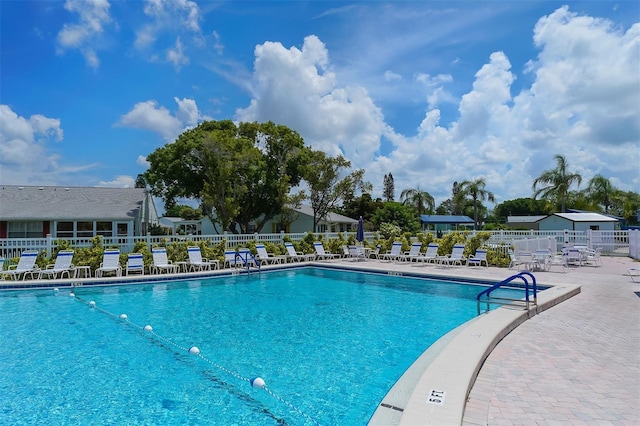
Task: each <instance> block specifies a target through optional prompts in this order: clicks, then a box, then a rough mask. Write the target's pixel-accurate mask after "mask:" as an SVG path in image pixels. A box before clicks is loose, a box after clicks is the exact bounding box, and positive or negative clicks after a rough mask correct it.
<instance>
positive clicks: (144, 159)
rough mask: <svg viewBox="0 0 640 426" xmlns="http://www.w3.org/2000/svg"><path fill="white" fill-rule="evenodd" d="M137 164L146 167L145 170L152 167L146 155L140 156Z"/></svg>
mask: <svg viewBox="0 0 640 426" xmlns="http://www.w3.org/2000/svg"><path fill="white" fill-rule="evenodd" d="M136 164H137V165H138V166H142V167H144V168H145V169H148V168H149V166H150V163H149V162H148V161H147V157H146V156H144V155H138V158H136Z"/></svg>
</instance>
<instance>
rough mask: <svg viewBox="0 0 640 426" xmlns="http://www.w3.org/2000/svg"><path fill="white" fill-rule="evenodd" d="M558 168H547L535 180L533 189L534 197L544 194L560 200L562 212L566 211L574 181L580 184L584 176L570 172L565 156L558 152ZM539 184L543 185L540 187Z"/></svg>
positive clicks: (547, 197) (543, 195) (544, 196)
mask: <svg viewBox="0 0 640 426" xmlns="http://www.w3.org/2000/svg"><path fill="white" fill-rule="evenodd" d="M554 158H555V159H556V163H557V165H556V168H555V169H551V170H545V171H544V172H542V174H541V175H540V176H538V177H537V178H536V180H534V181H533V185H531V189H532V190H533V198H534V199H535V198H536V197H538V196H540V195H541V196H542V198H545V199H555V200H556V201H557V200H560V204H561V207H562V213H564V212H565V210H566V206H567V193H568V192H569V188H570V187H571V185H573V184H574V183H577V184H578V186H580V184H581V183H582V176H580V174H578V173H569V172H568V171H567V169H568V166H569V165H568V163H567V160H566V158H564V156H562V155H559V154H556V155H555V156H554ZM538 186H541V187H540V188H538Z"/></svg>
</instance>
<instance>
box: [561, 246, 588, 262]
mask: <svg viewBox="0 0 640 426" xmlns="http://www.w3.org/2000/svg"><path fill="white" fill-rule="evenodd" d="M563 254H564V253H563ZM566 257H567V264H572V263H577V264H578V265H580V266H582V260H583V256H582V253H580V249H577V248H575V247H572V248H568V249H566Z"/></svg>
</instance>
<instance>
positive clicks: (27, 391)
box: [0, 268, 521, 425]
mask: <svg viewBox="0 0 640 426" xmlns="http://www.w3.org/2000/svg"><path fill="white" fill-rule="evenodd" d="M479 291H480V289H479V287H477V286H470V285H461V284H455V283H450V282H449V283H444V284H443V283H441V282H437V281H432V280H425V279H410V278H403V277H388V276H382V275H379V274H365V273H355V272H346V271H336V270H328V269H321V268H299V269H296V270H286V271H279V272H270V273H263V274H260V275H257V274H254V275H248V276H247V275H239V276H233V277H227V278H212V279H206V280H204V279H203V280H191V281H186V282H184V281H183V282H168V283H158V284H153V285H152V284H139V285H129V286H117V287H103V288H91V287H85V288H77V289H76V290H75V292H76V294H77V297H76V298H72V297H69V296H68V294H69V291H68V290H66V291H65V290H61V291H60V292H57V293H56V292H54V291H52V290H46V291H26V292H25V291H18V292H8V293H6V294H2V295H1V296H0V312H2V319H1V321H2V327H0V342H2V343H1V344H0V365H2V366H3V370H4V371H3V374H2V376H1V378H0V401H1V402H2V407H3V408H2V410H3V415H2V417H3V419H4V420H3V421H7V423H10V424H34V423H41V424H42V423H45V424H63V423H67V424H85V423H92V424H104V423H117V424H122V423H136V424H177V423H184V424H225V425H227V424H240V425H241V424H261V425H268V424H274V425H275V424H315V423H316V422H317V423H319V424H353V425H356V424H366V423H367V421H368V420H369V418H370V416H371V415H372V414H373V412H374V410H375V409H376V407H377V404H378V403H379V402H380V400H381V399H382V398H383V397H384V395H385V394H386V392H387V391H388V390H389V388H390V387H391V386H392V385H393V384H394V383H395V381H396V380H397V379H398V377H400V375H401V374H402V373H403V372H404V371H405V370H406V369H407V368H408V367H409V366H410V365H411V363H412V362H413V361H414V360H415V359H416V358H417V357H418V356H419V355H420V354H421V353H422V352H423V351H424V350H425V349H426V348H427V347H428V346H430V345H431V344H432V343H433V342H435V341H436V340H437V339H438V338H439V337H440V336H442V335H444V334H445V333H447V332H448V331H450V330H451V329H453V328H455V327H456V326H458V325H460V324H462V323H463V322H466V321H468V320H469V319H471V318H473V317H475V316H476V315H477V310H476V309H477V304H476V301H475V295H476V294H477V293H478V292H479ZM501 291H505V292H506V291H508V290H501ZM518 294H521V292H518ZM81 300H82V301H85V302H87V301H95V303H96V306H97V307H98V308H99V309H91V308H90V307H89V306H88V305H87V304H86V303H81V302H80V301H81ZM103 310H104V311H107V312H110V313H113V314H114V315H115V317H112V316H110V315H108V314H105V313H104V312H103ZM122 313H125V314H127V316H128V318H129V320H130V321H131V322H132V323H134V324H137V325H140V326H144V325H146V324H150V325H152V327H153V331H154V333H157V334H158V335H160V336H164V337H165V338H168V339H170V340H171V341H172V342H175V344H176V345H178V346H179V347H182V348H190V347H192V346H197V347H198V348H199V349H200V351H201V354H202V355H203V356H204V357H205V358H206V359H208V360H211V361H213V363H215V365H213V364H212V363H209V362H206V361H204V360H203V359H202V358H200V357H197V356H194V355H190V354H189V353H188V352H187V351H186V350H180V349H177V346H174V345H173V344H170V343H167V342H166V341H163V340H161V339H158V338H156V337H155V336H153V335H151V334H149V333H145V332H144V331H142V330H140V329H139V328H136V327H134V326H132V325H130V324H129V323H127V322H125V321H122V320H119V319H118V318H117V316H118V315H120V314H122ZM216 365H218V366H222V367H224V368H225V369H226V370H227V371H224V370H221V369H220V368H217V366H216ZM229 373H231V374H229ZM255 376H260V377H262V378H264V380H265V381H266V383H267V386H268V388H269V390H270V391H271V392H272V394H270V393H268V392H265V390H263V389H254V388H252V387H251V386H250V385H249V384H248V383H247V382H246V381H245V380H243V378H250V377H255ZM272 395H276V396H277V398H274V397H273V396H272Z"/></svg>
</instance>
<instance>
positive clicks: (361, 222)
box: [356, 216, 364, 242]
mask: <svg viewBox="0 0 640 426" xmlns="http://www.w3.org/2000/svg"><path fill="white" fill-rule="evenodd" d="M356 240H358V241H360V242H363V241H364V220H362V216H360V220H358V231H357V232H356Z"/></svg>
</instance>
